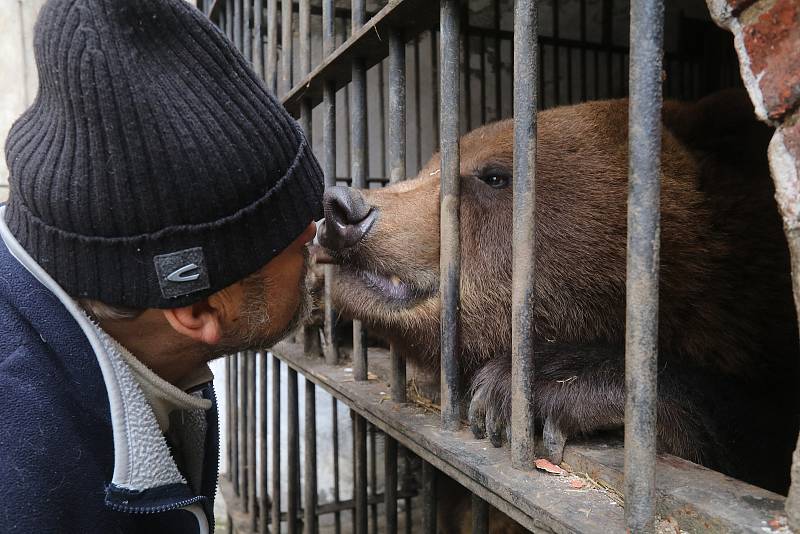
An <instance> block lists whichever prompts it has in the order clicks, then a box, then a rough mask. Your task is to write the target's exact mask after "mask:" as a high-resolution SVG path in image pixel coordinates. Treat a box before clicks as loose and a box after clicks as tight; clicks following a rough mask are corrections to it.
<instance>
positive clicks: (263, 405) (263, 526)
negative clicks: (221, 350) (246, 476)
mask: <svg viewBox="0 0 800 534" xmlns="http://www.w3.org/2000/svg"><path fill="white" fill-rule="evenodd" d="M259 356H260V357H259V359H258V360H259V364H260V365H259V369H258V411H259V414H260V416H261V417H260V419H259V421H258V439H259V459H260V462H261V463H260V464H259V468H260V469H259V471H260V477H261V482H260V485H259V487H260V488H261V495H259V496H258V532H263V533H264V534H266V532H267V524H268V523H269V517H268V515H267V510H269V491H268V488H269V486H268V481H269V456H268V454H269V448H268V443H267V436H268V433H267V410H268V409H269V407H268V405H267V364H268V362H269V354H268V353H267V352H266V351H263V352H260V353H259ZM227 398H230V397H227Z"/></svg>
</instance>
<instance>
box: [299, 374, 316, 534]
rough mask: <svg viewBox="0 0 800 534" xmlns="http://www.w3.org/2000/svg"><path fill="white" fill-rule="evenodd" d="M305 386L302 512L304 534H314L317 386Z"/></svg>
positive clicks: (310, 382) (307, 383) (308, 381)
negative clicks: (303, 494)
mask: <svg viewBox="0 0 800 534" xmlns="http://www.w3.org/2000/svg"><path fill="white" fill-rule="evenodd" d="M305 384H306V402H305V408H306V425H305V450H304V453H305V487H304V488H303V489H304V492H305V498H304V500H303V512H304V517H305V527H304V528H305V530H304V532H305V533H306V534H316V532H318V530H319V525H318V522H317V390H316V388H317V386H316V385H314V383H313V382H312V381H310V380H306V381H305Z"/></svg>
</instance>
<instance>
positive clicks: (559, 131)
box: [331, 92, 798, 490]
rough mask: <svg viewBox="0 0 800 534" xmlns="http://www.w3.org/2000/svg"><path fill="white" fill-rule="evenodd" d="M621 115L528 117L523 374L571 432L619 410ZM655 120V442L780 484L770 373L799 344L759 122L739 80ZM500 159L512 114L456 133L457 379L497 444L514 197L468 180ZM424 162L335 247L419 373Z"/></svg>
mask: <svg viewBox="0 0 800 534" xmlns="http://www.w3.org/2000/svg"><path fill="white" fill-rule="evenodd" d="M627 122H628V117H627V101H626V100H613V101H602V102H590V103H586V104H580V105H576V106H570V107H562V108H556V109H553V110H549V111H545V112H542V113H541V114H540V115H539V123H538V129H539V130H538V142H539V144H538V153H537V180H536V225H537V226H536V266H535V267H536V283H535V305H534V317H535V319H534V320H535V329H536V340H535V349H536V351H535V352H536V366H537V373H536V375H535V384H534V387H535V390H536V399H537V415H538V416H539V417H540V418H545V417H552V418H554V420H556V421H558V424H559V427H560V428H561V429H562V431H563V432H564V433H565V434H566V435H567V436H568V437H573V436H579V435H583V434H588V433H590V432H593V431H596V430H598V429H604V428H619V427H621V425H622V422H623V412H624V361H623V358H622V354H623V349H622V348H623V341H624V332H625V270H626V269H625V261H626V259H625V258H626V201H627V142H628V140H627ZM664 123H665V127H664V129H663V132H662V136H663V141H662V147H663V148H662V166H661V168H662V180H661V190H662V192H661V195H662V197H661V198H662V201H661V269H660V297H661V298H660V314H659V369H660V374H659V380H660V384H659V400H660V404H659V412H658V418H659V419H658V424H659V442H660V444H661V446H662V447H663V448H664V450H666V451H667V452H671V453H673V454H677V455H680V456H683V457H686V458H689V459H691V460H694V461H697V462H701V463H705V464H706V465H710V466H712V467H715V468H718V469H722V470H724V471H726V472H728V473H731V474H734V475H737V476H741V477H745V478H746V479H748V480H751V481H753V482H756V483H759V484H762V485H765V486H768V487H771V488H773V489H778V490H780V489H783V487H784V485H785V483H786V475H785V474H784V473H785V472H788V458H789V457H788V452H789V451H790V450H791V442H792V439H793V438H794V436H795V435H796V426H795V423H794V419H795V417H796V414H797V409H796V404H795V399H794V395H788V394H787V395H786V396H785V397H784V396H782V394H783V393H784V391H782V390H781V388H783V387H784V384H785V385H786V387H791V386H789V384H791V380H794V379H795V377H796V365H795V362H796V361H797V359H798V358H797V356H798V351H797V329H796V320H795V316H794V311H793V307H792V302H791V290H790V289H791V284H790V278H789V269H788V258H787V252H786V245H785V242H784V238H783V234H782V231H781V225H780V219H779V217H778V215H777V212H776V209H775V205H774V200H773V198H772V196H773V190H772V185H771V180H770V177H769V173H768V170H767V164H766V146H767V141H768V139H769V135H770V131H769V130H768V129H767V128H766V127H764V126H762V125H760V124H759V123H758V122H756V120H755V119H754V117H753V115H752V110H751V107H750V105H749V102H748V101H747V100H746V95H743V94H740V93H738V92H725V93H720V94H717V95H713V96H711V97H709V98H707V99H705V100H703V101H700V102H698V103H696V104H689V103H677V102H667V103H665V106H664ZM512 155H513V122H511V121H502V122H498V123H494V124H490V125H487V126H484V127H482V128H479V129H477V130H474V131H472V132H470V133H468V134H466V135H465V136H464V137H463V138H462V140H461V175H462V179H461V189H462V197H461V223H462V228H461V249H462V251H463V255H462V270H461V324H462V330H461V346H460V354H461V362H462V367H463V372H464V377H465V380H466V381H468V382H469V383H470V384H471V386H472V387H471V391H472V404H471V406H470V422H471V424H472V426H473V430H474V431H475V432H476V434H478V435H481V434H483V433H484V432H485V433H488V434H489V437H490V438H492V441H493V442H494V443H495V444H499V443H501V442H502V441H503V439H504V437H505V433H506V426H505V423H506V421H508V415H509V414H508V412H509V409H510V408H509V399H510V396H509V394H508V388H509V376H510V359H509V350H510V349H509V347H510V342H511V321H510V315H511V248H512V243H511V228H512V208H511V206H512V193H511V187H510V186H509V187H506V188H503V189H494V188H492V187H489V186H488V185H487V184H486V183H484V181H482V179H481V178H482V177H486V176H487V175H492V174H504V175H507V176H510V175H511V170H512ZM439 167H440V160H439V156H438V155H434V156H433V157H432V158H431V160H430V161H429V162H428V163H427V164H426V165H425V167H424V168H423V169H422V170H421V171H420V173H419V175H418V176H417V178H416V179H413V180H409V181H407V182H404V183H401V184H397V185H394V186H391V187H387V188H385V189H382V190H365V191H362V194H363V195H364V197H365V198H366V200H367V202H369V203H370V204H371V205H372V206H373V207H374V209H376V210H377V211H378V214H379V217H378V219H377V222H376V223H375V224H374V225H373V227H372V228H371V229H370V231H369V232H368V233H367V235H366V236H365V237H364V238H363V239H362V240H361V241H360V242H359V244H358V245H357V246H354V247H351V248H349V249H344V250H339V251H332V252H331V253H332V255H334V256H335V257H336V258H337V259H338V260H339V262H340V263H341V264H342V268H341V272H340V274H339V275H338V278H337V283H336V284H335V285H334V299H335V302H336V305H337V307H338V309H339V310H340V311H342V312H343V313H344V314H345V315H349V316H352V317H355V318H358V319H361V320H363V321H365V322H366V323H367V324H368V326H369V327H370V328H372V329H376V330H377V331H379V332H381V333H383V334H384V335H385V336H386V337H387V338H388V339H389V340H391V341H392V342H393V343H394V344H395V345H396V346H398V347H399V348H400V350H401V351H402V352H403V353H405V355H406V356H407V357H408V358H410V359H412V360H415V361H417V362H420V363H421V364H423V365H428V366H429V368H430V372H432V373H435V372H437V369H438V347H439V298H438V284H439ZM365 270H366V271H370V272H373V273H378V274H380V275H384V276H386V277H389V276H391V275H395V276H397V277H399V279H400V280H402V281H403V283H404V284H407V285H409V286H410V287H412V288H413V289H414V292H415V294H416V296H417V298H416V299H414V300H413V301H411V302H397V301H391V300H388V299H386V298H383V297H382V296H381V295H380V294H378V293H377V292H376V291H374V290H373V289H370V288H369V287H368V286H367V285H365V284H364V282H363V281H362V279H361V278H360V277H359V274H358V273H359V272H360V271H365ZM573 376H574V377H577V379H573V380H571V381H570V382H569V383H567V384H565V383H564V382H563V380H565V379H571V377H573ZM794 383H795V384H796V382H794ZM787 391H788V390H787ZM787 421H788V422H787ZM731 425H733V428H731ZM772 425H775V426H778V427H780V428H775V427H774V426H772ZM764 431H767V432H772V434H768V436H769V437H768V438H767V439H766V441H767V443H764V442H765V439H758V440H751V441H752V442H749V441H748V440H746V439H745V440H739V439H737V438H736V437H735V435H736V434H737V433H749V434H750V435H753V434H754V433H757V432H764ZM762 438H763V436H762ZM743 442H746V443H743ZM748 454H756V455H766V456H771V458H769V462H770V463H771V466H772V467H771V468H770V467H768V468H767V469H764V466H763V465H761V466H760V471H761V472H758V471H759V470H749V469H748V468H747V466H743V465H742V463H741V461H740V460H741V459H742V458H743V456H745V455H748ZM784 468H786V471H783V469H784ZM766 471H768V474H765V472H766Z"/></svg>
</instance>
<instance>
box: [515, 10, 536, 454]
mask: <svg viewBox="0 0 800 534" xmlns="http://www.w3.org/2000/svg"><path fill="white" fill-rule="evenodd" d="M536 8H537V6H536V1H535V0H516V1H515V2H514V33H515V35H516V37H515V39H516V40H517V46H516V47H515V48H514V100H515V105H514V108H515V109H516V110H517V113H516V114H515V116H514V211H513V216H514V222H513V238H512V243H513V244H512V255H513V259H512V264H513V275H512V297H511V306H512V311H511V313H512V319H511V321H512V323H511V325H512V326H511V464H512V465H513V466H514V467H516V468H517V469H531V468H532V467H533V460H534V457H535V453H534V444H535V428H534V414H535V405H534V398H533V373H534V365H533V336H534V333H535V332H534V325H533V304H534V298H533V297H534V276H535V265H536V262H535V242H536V241H535V236H536V232H535V223H536V220H535V213H536V186H535V184H536V109H537V108H536V105H537V100H538V96H539V95H538V94H537V79H538V76H539V65H538V62H537V53H536V51H537V50H536V49H537V48H538V46H537V38H536V37H537V35H536V34H537V24H538V21H537V14H536Z"/></svg>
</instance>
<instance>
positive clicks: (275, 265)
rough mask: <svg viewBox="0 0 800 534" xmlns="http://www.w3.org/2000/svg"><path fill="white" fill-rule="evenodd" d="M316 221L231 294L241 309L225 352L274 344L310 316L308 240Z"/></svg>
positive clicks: (235, 315)
mask: <svg viewBox="0 0 800 534" xmlns="http://www.w3.org/2000/svg"><path fill="white" fill-rule="evenodd" d="M315 233H316V225H315V224H314V223H313V222H312V223H311V224H310V225H309V226H308V228H306V230H305V231H304V232H303V233H302V234H301V235H300V236H299V237H298V238H297V239H295V240H294V241H293V242H292V243H291V244H290V245H289V246H288V247H286V248H285V249H284V250H283V251H282V252H281V253H280V254H278V255H277V256H276V257H275V258H273V259H272V260H271V261H270V262H269V263H268V264H267V265H265V266H264V267H263V268H262V269H261V270H260V271H258V272H257V273H255V274H253V275H251V276H250V277H248V278H247V279H245V280H243V281H242V282H241V283H240V284H239V287H238V288H237V290H236V291H235V292H234V294H233V295H232V300H233V302H232V305H233V306H234V307H236V306H237V305H238V311H236V312H234V313H232V314H231V315H232V316H233V318H232V320H231V321H229V323H228V324H226V326H225V332H223V338H222V341H221V343H220V348H221V349H222V353H226V354H229V353H231V352H238V351H245V350H256V349H262V348H266V347H271V346H272V345H274V344H275V343H277V342H278V341H280V340H281V339H283V338H284V337H286V336H287V335H288V334H290V333H291V332H292V331H294V330H295V329H296V328H297V327H298V326H299V325H300V324H301V323H302V322H303V321H305V320H306V319H307V318H308V315H309V314H310V312H311V308H312V302H311V296H310V294H309V291H308V288H307V287H306V275H307V273H308V266H309V263H308V262H309V255H308V248H307V247H306V244H307V243H308V242H309V241H311V240H312V239H314V235H315Z"/></svg>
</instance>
